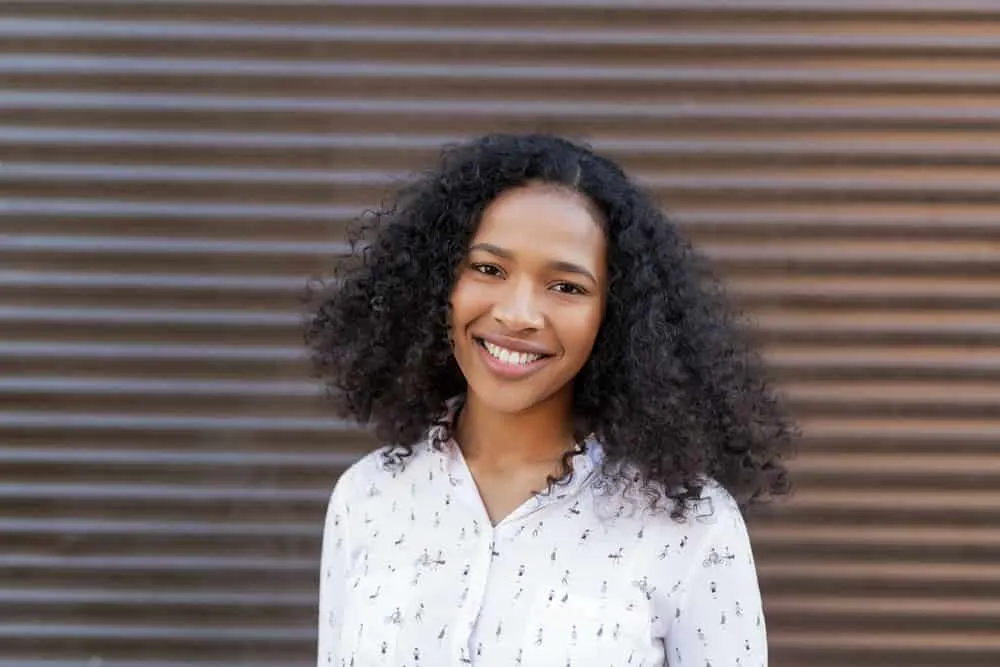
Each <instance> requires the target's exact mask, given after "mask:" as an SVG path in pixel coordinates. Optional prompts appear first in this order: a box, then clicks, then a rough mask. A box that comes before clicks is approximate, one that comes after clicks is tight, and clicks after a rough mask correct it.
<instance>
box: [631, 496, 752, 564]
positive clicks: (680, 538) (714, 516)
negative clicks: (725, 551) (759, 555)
mask: <svg viewBox="0 0 1000 667" xmlns="http://www.w3.org/2000/svg"><path fill="white" fill-rule="evenodd" d="M642 523H643V524H644V525H643V528H644V531H645V533H644V534H646V535H649V536H651V537H653V538H654V540H653V542H652V544H655V545H657V546H659V545H662V546H660V548H661V549H662V551H661V552H660V553H661V559H663V556H664V555H666V554H669V555H670V556H671V557H672V558H676V559H678V560H679V561H686V560H688V559H691V558H699V557H701V556H702V555H703V554H705V553H707V552H708V551H710V550H711V549H712V548H713V547H715V548H720V547H726V546H729V547H731V549H733V550H744V549H746V548H748V544H749V537H748V534H747V527H746V523H745V522H744V519H743V514H742V512H741V510H740V507H739V505H738V504H737V502H736V500H735V499H734V498H733V496H732V495H731V494H730V493H729V492H728V491H727V490H726V489H725V487H723V486H722V485H721V484H719V483H718V482H716V481H715V480H712V479H707V480H705V481H704V485H703V486H702V489H701V494H700V497H699V499H698V500H696V501H694V502H693V503H692V505H691V507H690V508H689V510H688V511H687V512H686V513H685V515H684V517H683V518H682V519H680V520H678V519H675V518H674V517H673V516H671V513H670V508H669V507H667V508H662V507H660V508H658V509H656V510H655V511H647V512H644V513H643V516H642Z"/></svg>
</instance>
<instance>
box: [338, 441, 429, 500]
mask: <svg viewBox="0 0 1000 667" xmlns="http://www.w3.org/2000/svg"><path fill="white" fill-rule="evenodd" d="M430 450H431V447H430V445H429V443H428V441H427V440H426V439H424V440H421V441H420V442H418V443H416V444H414V445H412V446H411V447H410V453H409V455H408V456H401V451H405V450H402V448H397V447H391V446H383V447H379V448H378V449H375V450H373V451H371V452H369V453H367V454H365V455H364V456H362V457H361V458H360V459H358V460H357V461H355V462H354V463H353V464H351V465H350V466H348V468H347V469H346V470H344V471H343V472H342V473H341V474H340V476H339V477H338V478H337V481H336V483H335V485H334V488H333V493H332V496H331V502H340V503H352V504H358V503H359V502H361V501H362V499H364V498H373V497H376V496H380V495H383V494H385V493H391V492H392V490H393V488H394V487H400V488H402V485H403V484H404V483H406V480H408V479H411V478H412V477H413V476H414V475H415V474H418V473H417V471H418V469H420V468H421V467H426V466H427V464H428V459H429V458H431V457H430Z"/></svg>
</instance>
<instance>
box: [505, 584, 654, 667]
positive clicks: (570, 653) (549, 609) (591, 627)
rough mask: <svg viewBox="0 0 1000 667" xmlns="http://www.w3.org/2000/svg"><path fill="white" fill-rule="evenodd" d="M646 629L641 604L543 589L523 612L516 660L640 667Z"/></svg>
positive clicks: (536, 664) (568, 666)
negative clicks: (523, 626)
mask: <svg viewBox="0 0 1000 667" xmlns="http://www.w3.org/2000/svg"><path fill="white" fill-rule="evenodd" d="M649 627H650V626H649V619H647V618H646V615H645V613H644V611H643V608H641V607H638V606H635V605H634V604H631V605H630V603H629V602H628V601H626V600H624V599H618V598H614V597H608V598H593V597H588V596H583V595H580V594H577V593H573V592H572V591H568V590H558V589H553V590H546V591H543V592H542V593H540V594H539V596H538V599H536V600H535V601H534V603H533V604H532V607H531V610H530V611H529V613H528V618H527V624H526V626H525V637H524V640H523V646H522V653H521V656H522V661H521V663H520V664H522V665H523V667H543V666H544V667H623V666H625V665H632V666H633V667H639V666H640V665H642V664H643V656H644V655H645V654H646V653H647V652H648V650H649V642H650V634H649V632H650V630H649Z"/></svg>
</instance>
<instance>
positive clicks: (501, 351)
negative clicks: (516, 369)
mask: <svg viewBox="0 0 1000 667" xmlns="http://www.w3.org/2000/svg"><path fill="white" fill-rule="evenodd" d="M483 346H484V347H485V348H486V351H487V352H489V353H490V356H492V357H494V358H496V359H499V360H500V361H501V362H502V363H505V364H512V365H521V364H529V363H531V362H532V361H536V360H538V359H540V358H541V357H542V355H540V354H531V353H529V352H515V351H514V350H508V349H507V348H505V347H500V346H499V345H494V344H493V343H490V342H488V341H485V340H484V341H483Z"/></svg>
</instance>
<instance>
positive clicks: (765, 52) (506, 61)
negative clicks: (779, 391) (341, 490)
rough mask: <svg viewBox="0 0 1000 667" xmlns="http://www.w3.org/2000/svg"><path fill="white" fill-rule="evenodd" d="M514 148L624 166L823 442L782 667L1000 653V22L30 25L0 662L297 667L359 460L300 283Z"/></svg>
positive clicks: (22, 50) (245, 13)
mask: <svg viewBox="0 0 1000 667" xmlns="http://www.w3.org/2000/svg"><path fill="white" fill-rule="evenodd" d="M496 129H508V130H538V129H541V130H552V131H558V132H564V133H568V134H571V135H574V136H578V137H585V138H588V139H590V140H591V141H592V142H593V143H594V145H595V146H596V147H597V148H599V149H602V150H604V151H606V152H608V153H610V154H611V155H612V156H614V157H616V158H619V159H620V160H621V161H622V162H624V163H625V164H626V166H628V167H629V168H630V169H631V170H632V171H633V172H634V173H635V174H636V175H637V176H639V177H640V178H641V179H642V180H643V181H644V182H645V183H647V184H648V185H650V186H651V187H652V188H654V189H655V191H656V192H657V193H658V194H659V195H661V196H662V199H663V201H664V203H665V204H666V205H667V206H668V208H669V209H670V210H671V211H673V212H674V213H675V215H676V216H677V218H678V219H679V220H680V221H681V222H682V224H683V225H684V226H685V228H686V229H687V230H688V232H689V233H690V234H691V236H692V237H693V238H694V239H695V240H696V241H697V242H698V243H700V244H701V246H702V247H703V248H704V249H705V250H706V251H707V252H708V253H709V254H710V255H712V256H713V257H714V258H716V260H717V261H718V263H719V266H720V268H721V270H722V271H723V272H724V273H725V275H727V276H728V277H730V278H731V280H732V286H733V290H734V292H735V293H736V294H737V296H738V298H739V299H740V301H741V303H743V304H745V305H746V306H747V307H748V308H749V309H750V310H751V311H752V313H753V314H754V315H755V316H756V317H757V318H758V321H759V323H760V335H761V339H762V342H763V344H764V345H765V349H766V353H767V356H768V359H769V360H770V361H771V363H772V364H773V366H774V368H775V369H776V371H777V373H778V374H779V375H780V377H781V380H782V383H783V386H784V387H785V389H786V390H787V392H788V393H789V395H790V397H791V400H792V403H793V405H794V408H795V410H796V413H797V415H798V416H799V417H800V418H801V420H802V424H803V428H804V432H805V436H806V437H805V442H804V443H803V445H802V453H801V455H800V457H799V458H798V460H797V461H796V463H795V466H794V468H795V472H796V474H797V481H798V486H799V491H798V493H797V495H796V496H795V498H794V500H793V501H792V502H790V503H787V504H785V505H782V506H779V507H776V508H774V509H772V510H769V511H767V512H764V513H763V514H762V515H760V516H759V517H757V519H755V520H754V521H753V522H752V532H753V538H754V542H755V545H756V550H757V554H758V560H759V569H760V574H761V578H762V585H763V588H764V591H765V599H766V604H767V609H768V614H769V626H770V636H771V646H772V665H773V666H775V667H848V666H850V667H930V666H939V665H940V666H942V667H987V666H995V665H997V664H1000V509H998V505H1000V502H998V501H1000V491H998V488H997V487H998V482H1000V312H998V309H997V307H998V305H1000V252H998V251H1000V221H998V214H1000V188H998V183H1000V182H998V178H997V177H998V175H1000V2H996V1H995V0H980V1H978V2H977V1H973V0H934V1H932V0H897V1H893V0H839V1H837V2H829V1H822V2H820V1H818V0H744V1H739V0H728V1H726V0H689V1H682V0H660V1H654V0H647V1H641V0H619V1H618V2H614V1H612V0H608V1H605V2H599V1H597V0H509V1H507V2H503V1H500V0H497V1H494V2H488V1H486V0H461V1H458V0H424V1H419V0H409V1H406V0H368V1H365V0H357V1H355V2H348V1H346V0H344V1H339V0H329V1H325V2H320V1H313V2H308V1H305V0H287V1H280V0H275V1H272V2H264V1H262V0H230V1H227V0H191V1H180V0H145V1H133V2H115V1H112V0H106V1H96V0H95V1H86V0H78V1H76V2H54V1H48V0H36V1H34V2H15V1H10V0H8V1H7V2H3V3H2V4H0V545H2V546H0V667H14V666H16V667H70V666H73V667H76V666H82V665H92V666H93V667H97V666H98V665H101V666H102V667H177V666H179V665H191V666H197V667H231V666H235V665H255V666H261V667H263V666H265V665H266V666H268V667H278V666H289V665H302V666H304V665H309V664H310V663H311V662H312V661H313V660H314V657H313V652H314V650H313V641H314V634H315V633H314V625H315V621H314V614H315V604H314V603H315V596H316V583H317V560H318V549H319V537H320V530H321V515H322V510H323V506H324V501H325V498H326V496H327V494H328V491H329V489H330V488H331V486H332V483H333V481H334V479H335V478H336V475H337V474H338V472H339V471H340V470H341V469H343V467H344V466H346V465H348V464H349V463H350V462H351V461H352V460H354V459H355V458H356V457H357V456H358V455H359V454H360V453H361V452H363V451H365V450H366V448H367V447H369V445H370V442H369V440H368V439H366V437H364V436H363V435H362V434H360V433H358V432H357V431H355V430H352V429H351V428H350V427H349V426H348V425H345V424H342V423H340V422H338V421H336V420H333V419H331V418H330V417H329V416H328V414H327V413H326V412H325V411H324V409H323V407H322V404H321V402H320V400H319V399H318V398H317V396H318V391H317V388H316V386H315V384H314V383H313V382H312V381H310V379H309V377H308V374H307V371H306V367H305V364H304V359H303V353H302V350H301V346H300V335H299V330H298V327H297V322H298V315H297V307H298V306H297V297H298V293H299V292H300V289H301V287H302V285H303V284H304V281H305V279H306V278H307V277H308V276H309V275H312V274H315V273H318V272H320V271H322V270H323V269H324V267H325V266H327V264H328V260H329V258H330V257H331V256H333V255H334V254H336V253H338V252H340V251H341V250H342V249H343V245H342V239H343V228H344V223H345V221H347V220H348V219H349V218H351V217H353V216H354V215H356V214H357V213H358V212H360V210H361V209H363V208H364V207H366V206H370V205H373V204H376V203H377V202H378V201H379V199H380V198H381V196H382V195H383V193H384V190H385V187H386V185H388V184H391V183H392V182H395V180H396V179H397V178H399V177H401V176H404V175H405V174H406V173H407V171H408V170H410V169H412V168H414V167H418V166H421V165H423V164H424V163H425V161H426V160H427V159H428V158H429V157H430V156H432V155H433V153H434V151H435V150H436V148H437V146H438V145H439V144H441V143H442V142H445V141H450V140H454V139H459V138H463V137H467V136H469V135H470V134H474V133H478V132H482V131H488V130H496ZM720 667H721V666H720Z"/></svg>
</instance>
